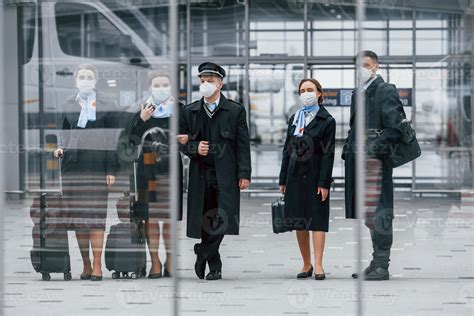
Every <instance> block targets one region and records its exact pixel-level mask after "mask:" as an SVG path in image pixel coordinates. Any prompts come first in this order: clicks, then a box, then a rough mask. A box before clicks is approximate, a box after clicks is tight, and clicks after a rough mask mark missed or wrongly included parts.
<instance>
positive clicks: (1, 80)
mask: <svg viewBox="0 0 474 316" xmlns="http://www.w3.org/2000/svg"><path fill="white" fill-rule="evenodd" d="M5 10H6V9H5V5H4V4H0V43H1V44H0V45H1V46H2V47H1V49H0V69H5V56H4V52H5V50H4V47H3V46H4V45H5V41H4V39H5V35H4V33H5V32H7V28H6V27H5V26H6V25H4V24H6V23H5V19H4V11H5ZM4 74H5V72H3V71H2V73H1V77H0V102H1V103H0V104H2V105H4V104H6V97H5V93H4V91H3V90H4V84H5V79H6V78H5V75H4ZM4 111H5V107H4V106H2V107H1V109H0V117H1V120H2V123H3V124H2V126H5V122H4V120H5V115H3V114H4ZM5 141H6V139H5V133H2V134H1V135H0V142H1V143H2V144H5ZM4 156H5V155H4V154H1V155H0V170H1V171H2V173H3V172H4V170H5V164H4ZM4 181H5V177H1V179H0V192H3V190H4ZM3 199H4V194H0V206H1V207H2V213H3V214H1V215H2V216H0V253H2V254H4V253H5V252H4V247H3V245H4V226H3V225H4V222H3V218H4V214H5V211H6V210H7V208H6V207H5V205H4V200H3ZM4 258H5V256H4V255H3V256H2V257H1V258H0V293H2V295H0V315H3V307H4V294H3V290H4V285H3V282H4V268H3V267H4V260H5V259H4Z"/></svg>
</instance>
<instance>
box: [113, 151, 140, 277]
mask: <svg viewBox="0 0 474 316" xmlns="http://www.w3.org/2000/svg"><path fill="white" fill-rule="evenodd" d="M137 166H138V159H137V160H135V162H134V164H133V178H132V182H133V187H134V194H133V195H131V194H129V193H125V194H124V196H123V197H121V198H120V199H119V201H118V202H117V215H118V217H119V219H120V221H121V222H122V223H119V224H116V225H112V227H110V233H109V234H108V236H107V241H106V243H105V266H106V268H107V270H109V271H113V272H112V278H113V279H119V278H120V277H124V278H129V277H130V278H132V279H137V278H141V277H144V276H146V237H145V229H144V226H145V225H144V221H143V218H141V217H140V216H137V212H136V208H137V207H140V205H141V204H140V203H137V199H138V195H137V194H138V193H137V180H136V174H137ZM129 273H130V274H129Z"/></svg>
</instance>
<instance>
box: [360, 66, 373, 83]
mask: <svg viewBox="0 0 474 316" xmlns="http://www.w3.org/2000/svg"><path fill="white" fill-rule="evenodd" d="M374 69H375V66H374V67H372V68H370V69H367V68H365V67H360V68H359V72H358V77H359V84H361V85H362V84H364V83H366V82H367V81H368V80H369V79H370V78H371V77H372V75H374V74H375V73H374Z"/></svg>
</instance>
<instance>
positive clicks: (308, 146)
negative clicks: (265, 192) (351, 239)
mask: <svg viewBox="0 0 474 316" xmlns="http://www.w3.org/2000/svg"><path fill="white" fill-rule="evenodd" d="M293 118H294V115H293V116H292V117H291V118H290V120H289V122H288V130H287V135H286V140H285V145H284V147H283V159H282V163H281V171H280V179H279V184H280V185H285V186H286V192H285V225H287V226H288V227H287V228H288V229H289V230H293V229H304V230H313V231H327V228H328V220H329V195H328V197H327V199H326V201H324V202H323V201H322V200H321V195H318V194H317V189H318V187H322V188H326V189H329V188H330V186H331V182H332V169H333V165H334V144H335V135H336V134H335V133H336V121H335V120H334V118H333V117H332V116H331V115H330V114H329V112H328V111H327V110H326V109H325V108H324V107H323V106H321V107H320V109H319V111H318V113H317V114H316V116H315V118H314V119H313V120H312V121H311V122H310V123H309V124H308V125H307V126H306V127H305V129H304V134H303V136H302V137H296V136H293V133H294V131H295V126H294V125H293Z"/></svg>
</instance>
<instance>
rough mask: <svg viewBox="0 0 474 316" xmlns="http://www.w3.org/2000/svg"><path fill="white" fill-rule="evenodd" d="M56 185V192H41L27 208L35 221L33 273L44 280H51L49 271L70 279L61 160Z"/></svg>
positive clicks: (33, 232) (32, 258)
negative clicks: (57, 186) (57, 192)
mask: <svg viewBox="0 0 474 316" xmlns="http://www.w3.org/2000/svg"><path fill="white" fill-rule="evenodd" d="M59 186H60V194H59V195H52V194H48V193H47V192H45V191H42V192H41V193H40V196H39V197H37V198H34V199H33V204H32V205H31V208H30V216H31V219H32V220H33V223H34V226H33V230H32V236H33V249H32V250H31V251H30V257H31V264H32V265H33V268H34V269H35V271H36V272H39V273H41V275H42V279H43V280H44V281H49V280H50V279H51V275H50V273H63V274H64V280H66V281H69V280H71V279H72V276H71V260H70V257H69V244H68V236H67V225H66V220H65V217H64V216H63V203H64V200H63V198H62V178H61V160H59Z"/></svg>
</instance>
